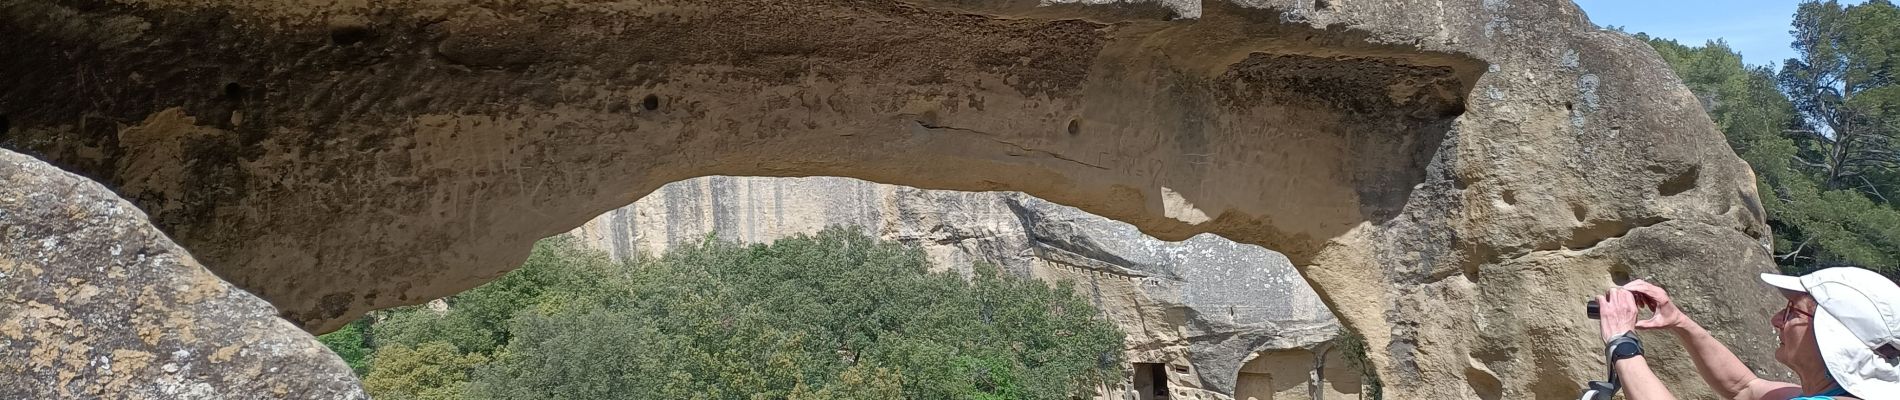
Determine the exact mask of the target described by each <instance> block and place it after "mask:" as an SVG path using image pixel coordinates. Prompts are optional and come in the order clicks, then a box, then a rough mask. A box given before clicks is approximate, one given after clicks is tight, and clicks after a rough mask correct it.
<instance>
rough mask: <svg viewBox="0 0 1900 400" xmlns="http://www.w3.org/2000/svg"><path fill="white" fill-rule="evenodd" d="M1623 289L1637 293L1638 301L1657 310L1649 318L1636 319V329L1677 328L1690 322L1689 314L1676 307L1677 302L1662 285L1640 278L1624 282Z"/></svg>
mask: <svg viewBox="0 0 1900 400" xmlns="http://www.w3.org/2000/svg"><path fill="white" fill-rule="evenodd" d="M1623 289H1626V290H1629V291H1631V292H1634V293H1636V301H1637V303H1639V304H1641V305H1642V306H1644V307H1648V308H1649V309H1650V310H1651V311H1655V314H1654V315H1651V316H1649V319H1645V320H1642V321H1636V329H1644V330H1648V329H1675V328H1681V327H1682V325H1683V324H1684V323H1687V322H1689V316H1688V315H1687V314H1683V313H1682V309H1680V308H1676V303H1675V302H1673V301H1670V300H1669V292H1666V291H1664V290H1663V288H1662V287H1660V286H1656V285H1654V284H1650V283H1649V282H1644V281H1643V280H1641V279H1638V280H1634V281H1630V283H1626V284H1623Z"/></svg>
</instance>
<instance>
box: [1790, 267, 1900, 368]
mask: <svg viewBox="0 0 1900 400" xmlns="http://www.w3.org/2000/svg"><path fill="white" fill-rule="evenodd" d="M1761 280H1762V281H1763V282H1767V283H1768V284H1769V285H1771V286H1774V287H1777V288H1781V289H1785V290H1793V291H1797V292H1806V293H1808V295H1811V296H1814V300H1815V302H1816V303H1818V304H1820V306H1819V307H1816V308H1815V310H1814V341H1815V344H1816V345H1818V346H1820V348H1821V359H1822V360H1824V361H1826V363H1827V370H1828V373H1830V374H1833V376H1834V381H1835V382H1839V383H1840V384H1841V388H1843V389H1847V391H1848V392H1849V393H1853V394H1854V395H1856V396H1862V397H1863V398H1868V397H1865V396H1872V395H1885V394H1900V357H1883V356H1882V355H1881V353H1882V352H1881V351H1880V349H1881V348H1882V347H1886V346H1893V349H1889V350H1888V351H1887V354H1888V355H1894V354H1897V353H1896V352H1895V350H1894V349H1900V286H1896V285H1894V283H1893V281H1892V280H1889V279H1887V277H1885V276H1881V275H1880V274H1879V273H1876V272H1874V271H1868V270H1865V269H1861V268H1854V267H1836V268H1828V269H1823V270H1820V271H1814V272H1813V273H1809V274H1807V275H1802V276H1800V277H1793V276H1787V275H1777V274H1761Z"/></svg>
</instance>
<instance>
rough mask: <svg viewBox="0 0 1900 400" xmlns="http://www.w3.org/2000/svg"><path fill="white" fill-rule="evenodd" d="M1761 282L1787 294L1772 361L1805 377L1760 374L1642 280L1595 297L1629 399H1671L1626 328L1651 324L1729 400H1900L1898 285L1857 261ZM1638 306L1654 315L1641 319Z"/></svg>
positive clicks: (1775, 320)
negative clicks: (1790, 379)
mask: <svg viewBox="0 0 1900 400" xmlns="http://www.w3.org/2000/svg"><path fill="white" fill-rule="evenodd" d="M1761 279H1762V281H1764V282H1767V283H1768V284H1769V285H1771V286H1774V287H1775V288H1778V289H1780V291H1781V295H1782V296H1783V297H1786V298H1787V299H1788V305H1787V306H1786V307H1783V308H1782V309H1781V311H1779V312H1776V313H1775V315H1774V318H1773V324H1774V327H1775V331H1776V333H1778V334H1779V335H1780V337H1781V344H1780V346H1779V347H1777V348H1775V361H1779V362H1781V363H1782V364H1783V365H1786V366H1788V369H1791V370H1793V371H1794V373H1795V376H1796V377H1797V378H1798V379H1799V381H1800V382H1798V383H1786V382H1774V381H1769V380H1766V379H1761V378H1760V377H1757V376H1755V373H1754V372H1753V371H1750V370H1749V369H1748V366H1746V365H1743V364H1742V361H1741V359H1739V358H1736V357H1735V354H1734V353H1731V352H1729V349H1728V347H1727V346H1724V345H1723V344H1722V343H1721V342H1720V341H1717V340H1716V339H1715V337H1714V336H1710V335H1709V331H1707V330H1704V329H1702V327H1701V326H1699V325H1696V323H1695V321H1694V320H1691V319H1689V316H1688V315H1686V314H1683V313H1682V310H1681V309H1679V308H1676V305H1675V303H1673V302H1671V301H1670V300H1669V294H1668V293H1666V292H1664V291H1663V289H1662V288H1661V287H1657V286H1656V285H1652V284H1650V283H1648V282H1644V281H1641V280H1637V281H1632V282H1630V283H1628V284H1625V285H1623V286H1621V287H1616V288H1611V289H1610V291H1609V292H1608V293H1605V294H1604V295H1603V296H1598V297H1597V301H1598V302H1599V303H1600V304H1601V306H1600V307H1601V321H1602V322H1601V323H1602V328H1603V339H1604V341H1606V342H1609V343H1610V347H1611V350H1612V351H1611V359H1612V360H1613V362H1614V363H1615V367H1614V368H1615V369H1616V370H1617V372H1619V373H1620V376H1621V379H1622V381H1623V382H1622V383H1623V390H1624V392H1625V394H1626V395H1627V396H1628V398H1629V399H1631V400H1655V399H1673V398H1674V397H1673V396H1672V395H1671V394H1669V391H1668V389H1667V388H1664V387H1663V384H1662V381H1661V380H1659V379H1657V378H1656V375H1655V374H1654V373H1652V372H1651V371H1650V370H1649V366H1648V365H1647V364H1646V361H1644V360H1643V357H1642V355H1641V353H1642V351H1641V344H1640V343H1636V342H1635V338H1634V336H1633V335H1630V334H1629V333H1630V332H1631V331H1632V330H1634V329H1645V330H1651V329H1654V330H1667V331H1669V332H1671V333H1674V334H1675V336H1676V338H1677V339H1681V340H1682V342H1683V347H1685V348H1687V349H1688V351H1689V356H1690V358H1692V359H1694V360H1695V366H1696V373H1697V374H1700V375H1702V380H1703V381H1704V382H1707V383H1708V384H1709V386H1710V387H1711V388H1714V389H1715V392H1716V394H1718V395H1720V396H1721V397H1722V398H1725V399H1746V400H1810V399H1814V400H1818V399H1862V400H1874V399H1881V400H1886V399H1900V286H1896V285H1894V283H1893V281H1892V280H1889V279H1887V277H1885V276H1881V275H1880V274H1879V273H1875V272H1873V271H1868V270H1865V269H1860V268H1854V267H1838V268H1828V269H1823V270H1820V271H1815V272H1813V273H1810V274H1807V275H1803V276H1799V277H1794V276H1787V275H1776V274H1762V276H1761ZM1639 306H1640V307H1648V308H1650V309H1652V310H1654V311H1655V315H1653V316H1651V317H1650V318H1649V319H1646V320H1642V321H1638V320H1637V308H1638V307H1639ZM1631 343H1635V344H1634V345H1631ZM1631 349H1634V351H1631ZM1631 353H1633V355H1631Z"/></svg>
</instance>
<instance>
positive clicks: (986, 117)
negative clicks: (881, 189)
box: [0, 0, 1778, 399]
mask: <svg viewBox="0 0 1900 400" xmlns="http://www.w3.org/2000/svg"><path fill="white" fill-rule="evenodd" d="M0 46H4V48H7V49H9V53H8V56H7V57H0V127H4V129H0V131H4V132H5V133H4V135H0V145H4V146H6V147H8V148H12V149H18V150H21V151H24V152H27V153H31V154H35V155H39V156H42V157H43V158H46V159H48V160H51V161H52V162H54V163H55V164H58V165H61V166H63V167H65V168H68V169H71V170H73V171H77V172H80V173H81V174H83V175H86V176H89V177H93V178H96V179H98V180H100V181H102V182H105V183H106V184H107V186H109V187H112V188H113V189H114V190H116V191H118V192H119V193H120V194H121V195H123V196H125V197H126V198H128V199H130V200H132V201H133V202H134V203H135V204H138V205H139V207H141V208H143V209H144V210H146V212H147V213H149V214H150V215H152V219H153V221H154V223H156V224H157V225H158V226H160V227H161V228H163V229H165V230H166V231H167V232H168V233H170V234H172V236H173V237H175V238H177V239H178V240H179V241H180V243H182V244H184V245H185V246H186V247H187V248H190V249H192V250H193V253H194V254H196V255H198V256H199V257H201V258H202V259H203V260H205V261H206V263H207V264H208V265H207V266H208V267H209V268H211V269H212V270H213V271H215V272H217V273H218V274H219V276H222V277H224V278H226V279H227V280H230V281H231V282H232V283H233V284H235V285H237V286H238V287H242V288H245V289H247V290H250V291H252V292H253V293H256V294H258V296H259V297H262V298H265V299H267V300H270V301H271V302H272V303H273V304H275V305H276V306H277V307H278V308H279V309H281V310H282V311H283V313H284V315H285V316H286V317H288V318H290V319H291V320H293V321H297V322H299V323H301V324H303V326H304V327H305V328H306V329H310V330H312V331H319V332H321V331H327V330H329V329H333V328H335V327H338V326H340V325H341V324H342V323H344V322H346V321H349V320H350V319H352V318H354V317H355V316H357V315H360V314H361V313H363V312H366V311H367V310H370V309H374V308H378V307H387V306H392V305H398V304H410V303H417V302H422V301H425V300H427V299H430V298H435V297H440V296H443V295H447V294H450V293H453V292H456V291H459V290H462V289H466V288H469V287H473V286H475V285H477V284H480V283H481V282H484V281H486V280H488V279H492V278H493V277H495V276H498V275H500V274H501V273H503V272H505V271H506V270H508V269H509V268H512V267H514V266H516V265H518V263H519V261H521V260H522V259H523V258H524V257H525V256H526V254H527V249H528V248H529V246H530V243H532V242H533V241H534V240H536V239H538V238H540V237H544V236H547V235H552V234H556V233H559V232H564V231H567V230H570V229H572V228H574V227H576V226H579V225H581V224H582V223H584V222H585V221H587V220H589V219H591V218H593V217H594V216H596V215H599V214H600V213H602V212H605V211H608V210H611V209H614V208H617V207H620V206H624V205H626V204H628V203H631V202H632V201H634V200H635V199H637V198H639V197H640V196H642V195H644V194H646V193H647V192H650V191H652V190H654V189H657V188H659V187H660V186H661V185H664V184H666V183H669V182H673V181H677V180H681V179H686V178H691V177H696V176H704V175H769V176H813V175H829V176H847V177H856V178H862V179H868V180H872V181H878V182H884V183H893V184H902V185H908V186H914V187H922V188H934V189H957V190H1013V191H1021V192H1025V193H1029V194H1032V195H1035V196H1037V197H1040V198H1043V199H1047V200H1050V201H1052V202H1055V203H1059V204H1064V205H1068V206H1073V207H1077V208H1080V209H1082V210H1086V211H1088V212H1090V213H1094V214H1097V215H1102V216H1106V217H1109V218H1112V219H1116V220H1119V221H1124V222H1128V223H1130V224H1133V225H1135V226H1137V227H1139V228H1140V229H1141V230H1142V231H1144V232H1146V233H1148V234H1150V235H1153V236H1156V237H1159V238H1162V239H1168V240H1183V239H1187V238H1189V237H1191V236H1193V235H1197V234H1202V233H1214V234H1218V235H1221V236H1223V237H1226V238H1228V239H1232V240H1234V241H1236V242H1241V243H1248V244H1254V245H1259V246H1263V247H1266V248H1270V249H1274V250H1275V251H1279V252H1281V253H1282V254H1284V255H1285V256H1286V257H1287V258H1288V260H1289V261H1290V262H1291V263H1292V264H1293V265H1294V266H1295V267H1296V268H1298V269H1299V270H1300V271H1301V272H1302V273H1303V275H1304V276H1305V277H1306V279H1307V280H1308V281H1309V282H1311V283H1312V284H1313V288H1314V289H1315V290H1316V291H1317V292H1318V293H1319V294H1320V296H1321V297H1322V298H1323V299H1325V300H1326V302H1327V304H1329V305H1331V306H1332V307H1331V308H1332V309H1333V311H1334V312H1335V313H1336V314H1337V315H1338V316H1339V318H1340V321H1341V322H1343V323H1344V324H1345V325H1346V326H1348V327H1349V328H1351V329H1353V330H1355V331H1357V332H1359V333H1361V334H1363V335H1364V336H1365V337H1366V338H1367V340H1368V341H1369V342H1370V344H1371V347H1372V348H1373V351H1372V353H1371V356H1372V360H1373V361H1374V362H1375V363H1376V364H1377V365H1378V366H1379V369H1380V371H1381V372H1380V373H1381V375H1382V376H1383V379H1384V382H1386V384H1387V390H1388V391H1387V394H1388V395H1389V396H1393V397H1395V398H1479V399H1488V398H1564V397H1574V393H1575V392H1576V391H1577V389H1579V388H1580V387H1581V386H1580V385H1581V383H1580V382H1582V381H1584V380H1586V379H1590V378H1595V377H1597V376H1598V375H1600V374H1601V371H1602V368H1601V367H1602V365H1601V362H1602V361H1601V358H1600V357H1598V356H1597V353H1598V351H1599V350H1598V344H1597V343H1596V342H1597V339H1596V338H1594V337H1593V336H1594V335H1595V333H1594V330H1595V328H1594V327H1593V325H1592V322H1591V321H1589V320H1587V319H1585V318H1584V317H1583V316H1582V315H1581V313H1580V312H1578V311H1577V309H1578V307H1579V306H1578V304H1581V302H1582V301H1583V300H1584V299H1586V298H1587V297H1588V296H1589V295H1591V294H1593V293H1595V292H1598V291H1599V290H1601V289H1602V288H1603V287H1606V286H1609V285H1611V284H1612V283H1613V282H1615V281H1616V280H1618V279H1619V278H1625V277H1638V276H1644V275H1639V274H1654V275H1656V276H1657V277H1658V280H1659V281H1661V282H1660V283H1661V284H1663V285H1665V286H1668V287H1670V288H1671V289H1673V290H1675V291H1676V293H1677V294H1678V295H1679V296H1680V297H1681V298H1682V299H1683V305H1684V306H1685V307H1686V308H1688V309H1689V310H1690V311H1692V312H1695V313H1697V315H1699V316H1702V317H1704V318H1707V319H1710V320H1711V324H1710V326H1711V328H1712V329H1713V330H1715V331H1717V332H1718V334H1719V335H1722V336H1723V337H1725V338H1730V339H1731V340H1733V341H1734V342H1735V343H1737V346H1738V350H1739V351H1740V352H1741V353H1742V356H1743V357H1744V359H1746V360H1748V361H1749V362H1751V363H1753V365H1755V366H1757V367H1760V368H1768V367H1772V366H1773V363H1772V362H1771V361H1768V360H1769V356H1768V354H1769V352H1768V350H1767V348H1765V347H1764V346H1762V344H1764V343H1770V342H1772V339H1770V336H1769V335H1768V332H1769V330H1768V329H1766V328H1765V327H1766V326H1767V315H1768V311H1769V310H1771V309H1773V307H1775V305H1776V304H1777V303H1778V302H1777V301H1776V299H1775V298H1774V295H1773V294H1772V293H1771V292H1768V291H1767V290H1763V289H1761V288H1760V286H1758V285H1755V284H1754V283H1752V282H1749V281H1747V279H1746V276H1748V275H1750V274H1752V273H1755V272H1759V271H1766V270H1768V269H1769V268H1770V267H1771V264H1770V263H1769V262H1768V257H1767V256H1766V255H1767V250H1766V249H1765V248H1764V247H1763V243H1765V242H1764V241H1763V238H1765V237H1766V236H1765V234H1766V229H1767V228H1766V224H1765V223H1764V222H1762V221H1763V215H1762V213H1761V207H1760V206H1759V204H1758V202H1757V201H1756V196H1757V194H1756V193H1755V192H1754V184H1753V180H1752V178H1751V177H1750V175H1749V173H1748V169H1747V167H1746V166H1745V165H1743V164H1742V163H1741V162H1740V160H1739V159H1738V158H1737V157H1736V156H1735V155H1734V154H1733V153H1732V152H1731V151H1730V150H1729V149H1728V148H1727V146H1725V145H1724V141H1723V140H1722V137H1721V135H1720V133H1719V132H1716V130H1715V127H1714V125H1713V124H1712V123H1711V122H1710V121H1709V120H1708V118H1707V117H1706V116H1704V114H1703V113H1702V111H1701V109H1700V108H1699V107H1698V105H1697V103H1696V101H1695V99H1694V97H1693V96H1692V95H1691V94H1690V93H1689V92H1688V91H1687V90H1686V89H1684V88H1683V87H1682V85H1681V83H1680V82H1679V81H1678V80H1677V79H1676V78H1675V76H1674V75H1673V74H1671V73H1670V72H1669V69H1668V67H1667V66H1666V65H1664V64H1663V63H1662V62H1661V61H1660V60H1659V59H1658V57H1657V56H1656V55H1655V53H1654V51H1653V50H1651V49H1650V48H1649V47H1648V46H1647V45H1646V44H1644V43H1643V42H1641V41H1638V40H1636V39H1634V38H1631V37H1628V36H1626V35H1623V34H1621V33H1618V32H1612V31H1604V30H1599V29H1596V27H1595V26H1594V25H1592V24H1591V23H1590V22H1589V21H1588V20H1587V19H1586V18H1585V17H1584V15H1583V14H1582V13H1581V12H1580V11H1579V10H1578V9H1577V8H1576V6H1575V5H1573V4H1571V3H1570V2H1568V1H1563V0H1443V1H1431V2H1426V1H1338V0H1325V1H1312V0H1230V1H1202V2H1190V1H1174V0H1168V1H1159V2H1138V1H1129V2H1113V1H1076V2H1071V1H1066V0H1064V1H1029V0H908V1H906V0H884V1H845V0H801V1H783V0H727V1H717V2H714V1H705V2H692V1H656V0H621V1H573V0H518V1H493V2H475V3H467V2H434V1H378V2H364V1H307V0H261V1H260V0H139V1H132V0H0ZM1657 249H1671V250H1674V251H1658V250H1657ZM1691 250H1693V251H1691ZM1665 277H1677V278H1674V279H1666V278H1665ZM1718 320H1719V321H1718ZM1716 322H1720V323H1716ZM1658 339H1659V340H1653V341H1652V342H1653V343H1659V345H1658V347H1662V348H1663V349H1660V350H1658V353H1655V354H1656V355H1657V357H1656V359H1657V362H1658V365H1660V366H1661V368H1662V370H1663V371H1662V374H1663V376H1664V378H1665V379H1667V380H1669V381H1670V382H1671V383H1672V384H1673V385H1672V387H1676V388H1683V389H1684V390H1695V388H1699V387H1700V386H1701V384H1700V383H1699V380H1698V379H1696V378H1695V377H1694V376H1693V373H1692V372H1689V371H1690V369H1689V367H1688V364H1687V362H1686V361H1685V360H1682V359H1681V358H1680V357H1672V356H1671V354H1670V353H1668V352H1669V351H1672V350H1669V349H1668V348H1669V347H1671V346H1670V345H1667V344H1666V343H1670V342H1669V341H1668V340H1663V339H1660V338H1658ZM1703 395H1706V393H1703ZM1695 396H1696V394H1695V393H1689V394H1687V395H1686V397H1695Z"/></svg>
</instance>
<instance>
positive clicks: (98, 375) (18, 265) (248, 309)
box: [0, 150, 368, 399]
mask: <svg viewBox="0 0 1900 400" xmlns="http://www.w3.org/2000/svg"><path fill="white" fill-rule="evenodd" d="M0 293H5V294H6V295H5V297H4V298H0V398H7V399H211V398H218V399H367V398H368V397H365V396H364V395H363V393H362V392H361V388H360V385H359V384H358V383H357V379H356V375H355V374H354V373H352V372H351V371H350V368H349V366H347V365H344V364H343V360H342V359H340V358H337V356H336V354H334V353H331V352H330V349H329V348H326V347H324V346H323V345H322V344H321V343H318V342H317V340H316V338H314V337H311V336H310V334H308V333H305V332H304V331H303V330H301V329H298V328H297V326H296V325H292V324H291V323H289V322H288V321H284V320H282V319H279V318H277V317H276V315H277V310H276V309H273V308H271V306H270V304H269V303H265V302H264V301H263V300H261V299H258V298H257V297H255V296H252V295H251V294H250V293H245V292H244V291H243V290H240V289H238V288H234V287H231V285H230V284H227V283H225V282H224V281H223V280H220V279H218V277H217V276H214V275H212V274H211V272H210V271H207V270H205V269H204V267H203V266H200V265H198V262H197V261H195V260H193V259H192V258H191V255H190V254H188V253H186V252H185V250H184V249H181V248H179V247H178V246H177V245H175V244H172V242H171V240H170V239H167V238H166V237H165V235H164V234H163V233H160V232H159V231H158V229H157V228H154V227H152V225H151V224H150V223H148V222H146V220H145V213H143V212H140V211H139V210H138V209H137V208H134V207H133V206H132V204H131V203H127V202H126V201H125V200H122V199H120V198H119V197H118V196H115V195H113V194H112V192H111V191H109V190H106V188H105V187H104V186H101V185H99V184H98V183H96V182H92V181H89V180H86V179H85V178H81V177H78V176H74V175H72V174H70V173H67V172H65V171H60V170H59V169H58V168H54V167H53V166H51V165H47V164H46V163H44V162H41V161H39V160H36V159H33V158H32V157H27V156H25V155H21V154H18V153H14V152H11V151H5V150H0Z"/></svg>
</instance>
